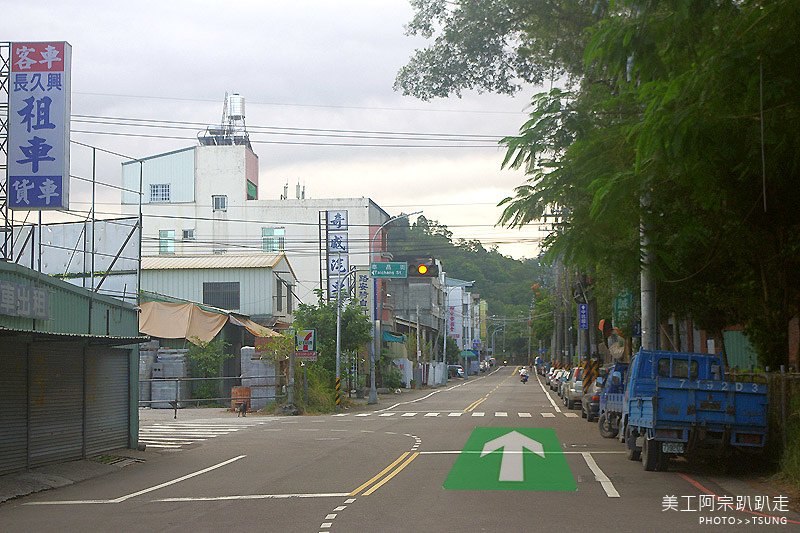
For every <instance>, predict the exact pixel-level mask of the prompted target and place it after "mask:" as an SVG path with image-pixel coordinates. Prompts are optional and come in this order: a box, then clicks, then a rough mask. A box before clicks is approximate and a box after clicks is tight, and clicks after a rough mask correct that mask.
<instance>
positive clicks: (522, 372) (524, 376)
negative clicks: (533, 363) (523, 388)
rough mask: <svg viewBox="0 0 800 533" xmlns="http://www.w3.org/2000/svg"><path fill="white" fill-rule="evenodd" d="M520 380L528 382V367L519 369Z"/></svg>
mask: <svg viewBox="0 0 800 533" xmlns="http://www.w3.org/2000/svg"><path fill="white" fill-rule="evenodd" d="M519 380H520V381H521V382H523V383H527V382H528V369H527V368H525V367H524V366H523V367H522V368H520V369H519Z"/></svg>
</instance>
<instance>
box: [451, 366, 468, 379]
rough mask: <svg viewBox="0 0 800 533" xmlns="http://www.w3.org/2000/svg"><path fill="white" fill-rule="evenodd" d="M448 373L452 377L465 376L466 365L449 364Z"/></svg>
mask: <svg viewBox="0 0 800 533" xmlns="http://www.w3.org/2000/svg"><path fill="white" fill-rule="evenodd" d="M447 375H448V376H449V377H451V378H463V377H464V367H462V366H461V365H447Z"/></svg>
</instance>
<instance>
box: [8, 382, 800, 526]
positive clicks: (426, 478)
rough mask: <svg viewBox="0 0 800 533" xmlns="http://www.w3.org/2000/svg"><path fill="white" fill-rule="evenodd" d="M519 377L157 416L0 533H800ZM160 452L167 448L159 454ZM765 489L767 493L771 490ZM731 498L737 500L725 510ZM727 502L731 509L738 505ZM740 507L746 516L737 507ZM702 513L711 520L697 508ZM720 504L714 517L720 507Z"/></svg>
mask: <svg viewBox="0 0 800 533" xmlns="http://www.w3.org/2000/svg"><path fill="white" fill-rule="evenodd" d="M515 370H516V369H515V367H510V366H509V367H500V368H498V369H496V370H494V371H493V372H491V373H488V374H486V375H481V376H479V377H478V376H476V377H474V378H470V379H469V380H468V381H463V380H451V381H450V384H449V385H448V386H447V387H442V388H439V389H434V390H431V391H424V392H423V391H421V392H420V393H418V394H417V395H416V396H415V398H414V399H413V400H405V396H406V395H403V396H401V397H400V398H404V400H403V401H398V403H397V404H391V403H389V402H390V401H391V399H390V398H384V399H382V401H381V404H380V405H379V406H378V407H379V409H378V410H376V411H362V412H352V413H351V412H347V413H343V414H339V415H324V416H304V417H269V418H267V417H256V416H249V417H247V418H236V417H235V415H231V416H230V417H228V418H222V419H220V418H216V419H208V420H205V419H203V420H189V419H186V420H184V419H179V420H176V421H173V420H171V418H164V419H163V420H148V421H145V422H144V424H143V427H142V439H143V440H145V441H147V442H148V445H149V446H151V447H153V449H157V450H160V453H157V454H154V455H153V457H152V458H151V459H149V460H148V461H146V462H145V463H142V464H138V465H134V466H130V467H126V468H124V469H121V470H120V471H119V472H116V473H113V474H110V475H107V476H103V477H100V478H95V479H91V480H88V481H85V482H82V483H79V484H76V485H72V486H69V487H64V488H61V489H55V490H51V491H47V492H44V493H39V494H35V495H31V496H28V497H25V498H21V499H18V500H12V501H9V502H6V503H5V504H2V505H0V531H4V532H10V531H54V530H55V531H147V532H151V531H193V532H201V531H226V530H227V531H231V532H233V531H236V532H244V531H281V532H293V531H298V532H337V531H341V532H344V531H381V532H394V531H397V532H407V531H415V532H417V531H419V532H427V531H431V532H450V531H453V532H464V531H466V532H470V531H490V532H495V531H497V532H512V531H558V532H567V531H570V532H572V531H581V532H588V531H612V530H613V531H637V532H639V531H723V530H724V531H730V530H731V529H742V530H752V529H755V530H764V531H767V530H775V529H776V528H777V529H786V530H792V529H794V530H796V529H797V527H798V525H800V517H798V515H797V514H796V513H792V512H791V511H788V510H785V509H783V507H784V506H785V503H784V502H783V500H782V499H781V497H780V495H776V494H765V493H764V492H763V489H759V487H758V486H755V485H753V484H750V483H748V482H746V481H744V480H742V479H738V478H735V477H729V478H724V477H719V476H712V475H708V474H703V469H702V468H701V469H699V470H698V469H697V468H695V467H693V466H691V465H688V464H686V463H685V462H678V461H673V462H672V463H671V465H670V468H669V470H668V471H667V472H645V471H644V470H643V469H642V466H641V463H638V462H632V461H629V460H627V459H626V457H625V454H624V453H623V452H624V449H623V447H622V445H621V444H620V443H619V442H617V441H616V440H614V439H603V438H601V437H600V435H599V433H598V431H597V427H596V424H588V423H587V422H586V421H585V420H584V419H582V418H581V417H580V411H578V410H574V411H570V410H568V409H566V408H565V407H564V406H563V404H562V403H561V402H560V400H559V399H558V397H557V396H555V394H553V393H550V392H549V390H547V389H546V388H545V387H544V386H543V381H542V379H541V377H538V379H537V377H536V376H533V377H532V379H531V380H530V381H529V382H528V383H527V384H523V383H520V381H519V379H518V377H517V376H516V375H515ZM157 446H158V448H156V447H157ZM759 490H762V492H759ZM727 498H730V499H727ZM728 505H730V506H728ZM737 505H738V506H739V507H741V508H742V510H736V507H737ZM701 506H702V509H701ZM712 507H713V508H712Z"/></svg>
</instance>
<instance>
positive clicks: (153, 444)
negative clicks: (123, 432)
mask: <svg viewBox="0 0 800 533" xmlns="http://www.w3.org/2000/svg"><path fill="white" fill-rule="evenodd" d="M139 442H140V443H141V444H145V445H147V447H148V448H169V449H176V448H180V447H182V446H185V444H156V443H153V442H144V441H141V440H140V441H139ZM189 444H191V442H190V443H189Z"/></svg>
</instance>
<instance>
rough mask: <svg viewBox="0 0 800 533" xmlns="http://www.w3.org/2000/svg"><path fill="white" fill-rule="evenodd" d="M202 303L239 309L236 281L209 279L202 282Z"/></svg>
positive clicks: (237, 284)
mask: <svg viewBox="0 0 800 533" xmlns="http://www.w3.org/2000/svg"><path fill="white" fill-rule="evenodd" d="M203 303H204V304H206V305H213V306H214V307H220V308H222V309H239V305H240V304H239V282H238V281H209V282H204V283H203Z"/></svg>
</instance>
